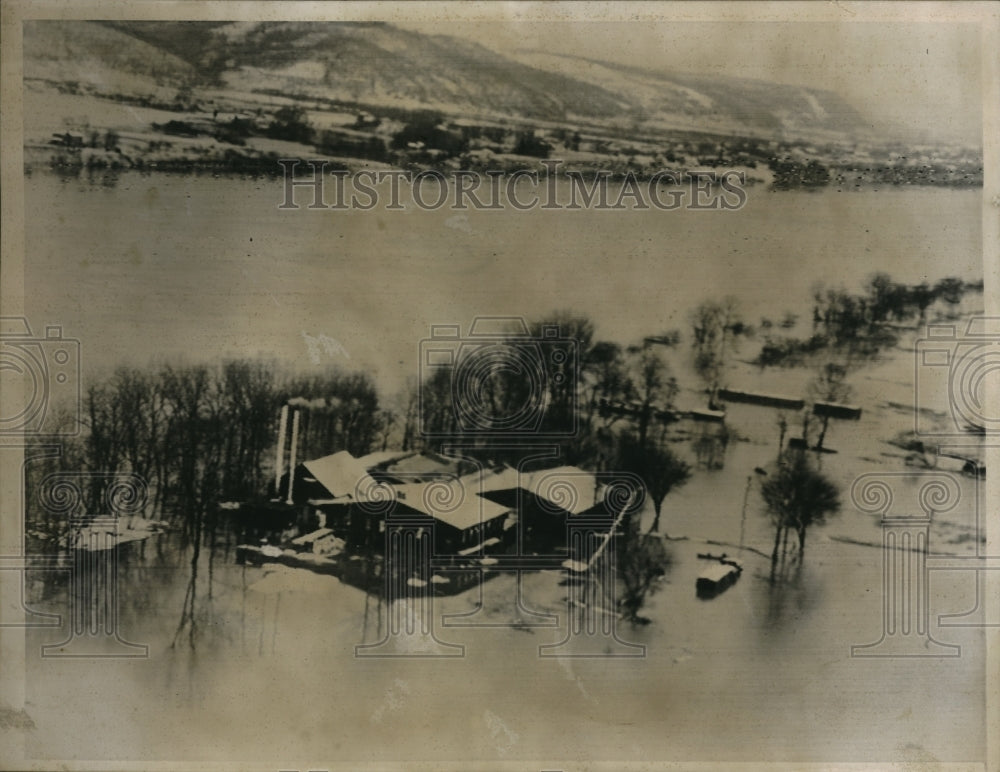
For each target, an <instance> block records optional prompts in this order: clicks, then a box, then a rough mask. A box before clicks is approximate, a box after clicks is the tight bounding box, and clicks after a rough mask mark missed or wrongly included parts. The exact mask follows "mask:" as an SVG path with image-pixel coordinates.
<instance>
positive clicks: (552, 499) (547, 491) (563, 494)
mask: <svg viewBox="0 0 1000 772" xmlns="http://www.w3.org/2000/svg"><path fill="white" fill-rule="evenodd" d="M524 487H525V489H526V490H529V491H531V492H532V493H533V494H535V496H537V497H538V498H540V499H544V500H545V501H547V502H549V503H550V504H554V505H555V506H557V507H558V508H559V509H562V510H565V511H566V512H569V513H570V514H571V515H578V514H580V513H581V512H585V511H587V510H588V509H592V508H593V507H594V505H595V504H599V503H600V502H601V500H602V495H601V491H600V490H599V489H598V483H597V478H596V477H595V476H594V475H593V474H592V473H591V472H587V471H584V470H583V469H580V467H578V466H560V467H556V468H555V469H540V470H538V471H537V472H532V473H531V476H530V477H529V478H528V480H527V484H526V485H525V486H524Z"/></svg>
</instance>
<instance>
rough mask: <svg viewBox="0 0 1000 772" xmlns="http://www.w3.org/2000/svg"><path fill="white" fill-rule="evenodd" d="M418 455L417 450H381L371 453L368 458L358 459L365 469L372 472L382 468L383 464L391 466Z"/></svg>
mask: <svg viewBox="0 0 1000 772" xmlns="http://www.w3.org/2000/svg"><path fill="white" fill-rule="evenodd" d="M416 454H417V452H416V451H415V450H379V451H376V452H375V453H369V454H368V455H367V456H362V457H361V458H359V459H358V463H359V464H361V466H363V467H364V468H365V469H368V470H371V469H374V468H375V467H377V466H382V465H383V464H385V465H389V464H392V463H393V462H395V461H401V460H402V459H404V458H408V457H409V456H415V455H416Z"/></svg>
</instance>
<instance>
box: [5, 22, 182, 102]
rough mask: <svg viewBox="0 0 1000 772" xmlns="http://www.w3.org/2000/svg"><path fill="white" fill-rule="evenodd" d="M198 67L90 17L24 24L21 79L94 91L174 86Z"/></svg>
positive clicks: (114, 91) (126, 90)
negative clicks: (31, 79) (49, 82)
mask: <svg viewBox="0 0 1000 772" xmlns="http://www.w3.org/2000/svg"><path fill="white" fill-rule="evenodd" d="M195 75H196V70H195V69H194V68H193V67H192V66H191V65H190V64H189V63H187V62H185V61H184V60H183V59H181V58H179V57H177V56H174V55H173V54H171V53H169V52H168V51H166V50H164V49H163V48H161V47H159V46H157V45H151V44H149V43H146V42H143V41H142V40H139V39H137V38H136V37H135V36H133V35H131V34H128V33H127V32H123V31H119V30H116V29H112V28H110V27H108V26H106V25H104V24H101V23H99V22H89V21H27V22H25V23H24V77H25V78H42V79H45V80H52V81H56V82H62V83H69V82H76V83H80V84H86V85H88V86H90V87H92V88H94V89H95V90H97V91H98V92H102V93H108V94H114V93H135V92H145V93H149V92H156V91H158V90H160V89H164V88H165V89H173V90H176V89H177V87H178V86H179V85H180V84H182V83H184V82H186V81H188V80H190V79H191V78H193V77H194V76H195Z"/></svg>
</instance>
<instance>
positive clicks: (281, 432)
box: [274, 405, 288, 496]
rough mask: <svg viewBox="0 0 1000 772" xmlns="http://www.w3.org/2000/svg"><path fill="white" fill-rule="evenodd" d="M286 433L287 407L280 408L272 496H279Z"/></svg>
mask: <svg viewBox="0 0 1000 772" xmlns="http://www.w3.org/2000/svg"><path fill="white" fill-rule="evenodd" d="M287 431H288V405H282V406H281V420H280V421H279V422H278V457H277V458H276V459H275V461H274V495H275V496H280V495H281V473H282V472H283V471H284V470H283V469H282V466H283V465H284V463H285V433H286V432H287Z"/></svg>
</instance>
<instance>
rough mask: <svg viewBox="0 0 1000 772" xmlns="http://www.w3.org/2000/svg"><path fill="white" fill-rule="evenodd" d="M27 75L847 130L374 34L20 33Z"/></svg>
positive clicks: (602, 66) (185, 25) (734, 93)
mask: <svg viewBox="0 0 1000 772" xmlns="http://www.w3.org/2000/svg"><path fill="white" fill-rule="evenodd" d="M25 56H26V74H27V75H28V76H29V77H44V78H48V79H51V80H81V79H86V80H87V81H88V82H90V83H95V84H96V85H98V86H99V87H100V90H102V91H107V90H113V89H114V88H115V87H119V88H122V89H126V90H129V91H133V92H134V91H136V90H140V89H141V88H143V87H153V86H156V87H172V88H175V89H176V88H180V87H181V86H183V85H194V87H195V88H197V87H198V85H202V86H209V85H211V86H214V87H216V88H218V87H228V88H231V89H234V90H238V91H254V90H271V91H275V92H280V93H283V94H287V95H291V96H296V95H301V96H308V97H323V98H329V99H335V100H341V101H348V102H360V103H365V104H370V105H392V106H396V107H412V108H416V107H433V108H436V109H439V110H442V111H444V112H447V113H451V114H462V115H466V116H473V115H476V116H487V117H512V118H516V117H520V118H525V119H533V120H541V121H556V122H564V121H573V120H576V121H581V120H582V121H593V122H597V123H617V124H620V125H623V126H635V127H641V128H642V129H643V130H655V129H657V128H689V129H695V130H698V129H700V130H704V131H732V130H733V129H735V128H740V129H743V130H745V131H747V132H748V133H755V134H759V135H767V134H775V133H779V132H784V133H786V134H794V133H796V132H811V131H816V130H820V131H851V130H852V129H854V128H857V127H858V126H859V125H860V124H861V123H862V121H861V118H860V117H859V116H858V115H857V114H856V113H855V111H854V110H853V109H852V108H851V107H849V106H848V105H847V104H846V103H845V102H844V101H843V100H841V99H840V98H839V97H838V96H837V95H835V94H832V93H830V92H825V91H820V90H815V89H807V88H799V87H794V86H787V85H780V84H773V83H766V82H762V81H752V80H743V79H738V78H723V77H716V76H710V75H704V76H702V75H691V74H684V73H677V72H653V71H648V70H642V69H638V68H630V67H625V66H620V65H613V64H608V63H603V62H596V61H592V60H588V59H582V58H577V57H567V56H555V55H550V54H546V53H540V52H519V53H517V54H516V55H514V56H513V57H504V56H500V55H498V54H497V53H496V52H494V51H490V50H487V49H486V48H484V47H482V46H480V45H478V44H475V43H471V42H468V41H463V40H459V39H456V38H453V37H448V36H445V35H425V34H421V33H418V32H413V31H408V30H403V29H399V28H397V27H394V26H392V25H389V24H383V23H342V22H255V23H247V22H238V23H233V22H229V23H201V22H30V23H28V24H26V25H25Z"/></svg>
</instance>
